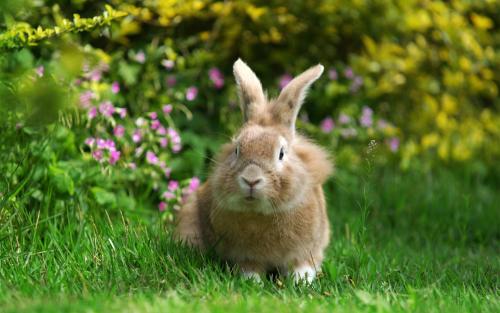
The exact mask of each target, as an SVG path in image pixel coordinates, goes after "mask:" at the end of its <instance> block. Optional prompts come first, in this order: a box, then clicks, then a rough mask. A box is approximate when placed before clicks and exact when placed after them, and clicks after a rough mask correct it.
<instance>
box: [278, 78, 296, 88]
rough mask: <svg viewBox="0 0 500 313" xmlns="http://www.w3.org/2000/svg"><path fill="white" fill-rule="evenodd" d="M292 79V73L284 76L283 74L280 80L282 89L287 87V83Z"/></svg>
mask: <svg viewBox="0 0 500 313" xmlns="http://www.w3.org/2000/svg"><path fill="white" fill-rule="evenodd" d="M292 79H293V77H292V75H290V74H284V75H283V76H281V77H280V82H279V86H280V89H283V88H285V87H286V85H288V83H289V82H291V81H292Z"/></svg>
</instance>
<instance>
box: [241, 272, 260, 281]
mask: <svg viewBox="0 0 500 313" xmlns="http://www.w3.org/2000/svg"><path fill="white" fill-rule="evenodd" d="M241 277H243V278H244V279H246V280H252V281H254V282H256V283H260V282H262V279H261V278H260V275H259V273H257V272H251V271H248V272H247V271H243V272H241Z"/></svg>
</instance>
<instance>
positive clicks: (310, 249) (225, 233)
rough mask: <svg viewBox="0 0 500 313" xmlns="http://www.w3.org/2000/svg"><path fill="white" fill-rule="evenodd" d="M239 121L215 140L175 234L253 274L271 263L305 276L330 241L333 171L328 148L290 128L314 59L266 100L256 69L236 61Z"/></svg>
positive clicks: (314, 73) (315, 74)
mask: <svg viewBox="0 0 500 313" xmlns="http://www.w3.org/2000/svg"><path fill="white" fill-rule="evenodd" d="M233 70H234V75H235V77H236V82H237V83H238V91H239V96H240V100H241V108H242V111H243V116H244V121H245V122H244V124H243V127H242V128H241V130H240V132H239V134H238V135H237V136H236V138H235V139H234V140H233V141H232V142H231V143H227V144H225V145H224V146H223V147H222V148H221V152H220V153H219V155H218V157H217V158H216V162H215V168H214V169H213V173H212V174H211V176H210V177H209V178H208V181H207V182H206V183H204V184H203V185H202V186H201V187H200V188H199V189H198V191H197V192H196V193H195V194H193V195H192V196H191V197H190V198H189V199H188V200H187V202H186V203H185V205H184V206H183V208H182V209H181V210H180V212H179V215H178V225H177V228H176V233H175V234H176V237H177V238H178V239H179V240H182V241H184V242H187V243H188V244H191V245H193V246H195V247H199V248H201V249H208V248H214V249H215V251H216V253H217V254H218V255H219V256H220V257H221V258H223V259H225V260H227V261H229V262H231V263H234V264H236V265H238V266H239V268H240V269H241V271H242V274H243V275H244V276H245V277H249V278H254V279H257V280H259V279H260V275H261V274H264V273H266V272H267V271H270V270H276V269H277V270H279V271H280V272H285V273H290V272H291V273H292V275H293V276H294V279H295V280H296V281H299V280H305V281H307V282H311V281H312V280H313V279H314V277H315V276H316V270H317V269H319V268H320V267H321V262H322V261H323V252H324V250H325V248H326V246H327V245H328V242H329V233H330V231H329V223H328V217H327V213H326V205H325V197H324V194H323V189H322V184H323V182H324V181H325V180H326V179H327V178H328V176H329V175H330V173H331V171H332V165H331V163H330V161H329V159H328V156H327V153H326V152H325V151H324V150H323V149H321V148H320V147H318V146H316V145H315V144H313V143H312V142H310V141H309V140H307V139H306V138H304V137H303V136H301V135H299V134H296V133H295V120H296V119H297V114H298V112H299V109H300V107H301V105H302V102H303V100H304V98H305V95H306V93H307V90H308V88H309V86H310V85H311V84H312V83H313V82H314V81H315V80H316V79H318V78H319V77H320V76H321V74H322V73H323V66H322V65H316V66H314V67H312V68H310V69H308V70H307V71H305V72H304V73H302V74H301V75H299V76H298V77H296V78H295V79H293V80H292V81H291V82H290V83H289V84H288V85H287V86H286V87H285V88H284V89H283V90H282V92H281V94H280V95H279V97H278V98H277V99H273V100H268V99H266V96H265V94H264V92H263V90H262V86H261V83H260V81H259V79H258V78H257V76H256V75H255V74H254V72H253V71H252V70H251V69H250V68H249V67H248V66H247V65H246V64H245V63H244V62H243V61H241V60H240V59H238V60H237V61H236V62H235V63H234V67H233Z"/></svg>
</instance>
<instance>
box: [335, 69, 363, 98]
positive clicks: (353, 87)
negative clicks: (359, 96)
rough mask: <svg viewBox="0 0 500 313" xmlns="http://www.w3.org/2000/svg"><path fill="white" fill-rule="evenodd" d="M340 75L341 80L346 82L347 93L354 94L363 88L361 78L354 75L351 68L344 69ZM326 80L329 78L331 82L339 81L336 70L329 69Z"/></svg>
mask: <svg viewBox="0 0 500 313" xmlns="http://www.w3.org/2000/svg"><path fill="white" fill-rule="evenodd" d="M342 74H343V78H345V79H346V80H347V82H348V85H349V91H350V92H351V93H356V92H357V91H358V90H359V89H360V88H361V87H362V86H363V78H362V77H361V76H359V75H356V73H354V70H353V69H352V68H351V67H346V68H345V69H344V71H343V72H342ZM328 78H330V80H332V81H337V80H339V78H340V77H339V73H338V72H337V69H335V68H331V69H330V70H329V71H328Z"/></svg>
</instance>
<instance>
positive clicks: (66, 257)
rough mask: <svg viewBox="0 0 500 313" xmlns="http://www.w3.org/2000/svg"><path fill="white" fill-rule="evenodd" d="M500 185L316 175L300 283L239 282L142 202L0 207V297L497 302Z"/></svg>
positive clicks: (374, 174)
mask: <svg viewBox="0 0 500 313" xmlns="http://www.w3.org/2000/svg"><path fill="white" fill-rule="evenodd" d="M498 187H499V184H498V181H497V179H495V178H494V177H493V178H492V177H488V176H485V177H478V176H477V175H468V174H467V173H465V172H461V171H457V170H455V171H450V170H445V169H442V170H439V171H436V172H434V173H432V174H422V173H420V172H418V171H413V172H407V173H401V172H400V171H399V170H397V169H384V170H380V169H379V170H372V171H370V172H369V173H365V174H363V175H355V174H353V173H349V172H347V171H342V170H341V171H339V172H338V173H337V175H336V177H335V178H334V179H332V181H331V182H329V183H328V184H327V185H326V186H325V191H326V194H327V197H328V201H329V212H330V220H331V222H332V241H331V244H330V247H329V249H328V253H327V258H326V260H325V262H324V264H323V274H322V275H321V276H320V278H319V279H318V280H316V281H315V282H314V283H313V284H312V285H311V286H304V285H299V286H295V285H294V284H293V283H292V282H291V281H289V280H287V279H283V278H277V279H276V280H273V281H271V280H267V281H265V282H264V284H263V285H259V284H256V283H252V282H248V281H244V280H242V279H241V278H239V277H238V275H236V274H234V273H232V272H231V270H230V269H229V268H228V267H227V266H225V265H222V264H220V263H219V262H217V261H216V260H215V258H214V257H213V256H205V255H200V254H198V253H196V252H194V251H190V250H189V249H187V248H185V247H181V246H179V245H177V244H175V243H174V242H172V241H171V239H170V236H169V231H170V230H171V225H168V224H165V223H164V222H160V219H159V218H158V216H157V214H156V213H153V212H151V213H140V212H138V211H126V212H120V211H116V210H110V211H107V212H96V211H95V210H92V209H83V208H82V206H81V205H80V203H79V202H78V201H77V200H75V202H74V206H66V207H62V208H61V207H59V206H58V205H57V203H52V206H53V207H31V208H21V207H19V208H17V209H16V210H15V211H12V210H10V211H8V210H7V209H6V207H4V208H2V206H0V308H1V311H2V312H55V311H60V312H62V311H64V312H69V311H76V312H97V311H99V312H123V311H130V312H195V311H196V312H198V311H199V312H226V311H227V312H244V311H250V312H277V311H280V312H281V311H283V312H372V311H373V312H440V313H441V312H466V311H470V312H499V311H500V297H499V294H498V291H499V281H498V277H499V273H500V259H499V257H498V251H499V248H500V247H499V244H498V243H499V241H498V239H499V236H500V233H499V228H498V220H499V216H498V215H499V211H498V203H499V202H500V194H499V193H498V192H497V191H498ZM17 196H18V197H22V192H21V193H19V194H18V195H17ZM45 196H46V197H51V195H50V194H46V195H45ZM56 208H57V209H56Z"/></svg>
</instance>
